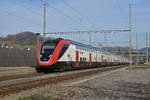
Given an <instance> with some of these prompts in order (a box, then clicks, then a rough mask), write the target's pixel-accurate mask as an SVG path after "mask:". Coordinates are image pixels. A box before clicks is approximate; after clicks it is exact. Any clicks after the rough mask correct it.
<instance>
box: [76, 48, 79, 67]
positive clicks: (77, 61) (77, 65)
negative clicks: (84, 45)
mask: <svg viewBox="0 0 150 100" xmlns="http://www.w3.org/2000/svg"><path fill="white" fill-rule="evenodd" d="M76 67H79V52H78V51H76Z"/></svg>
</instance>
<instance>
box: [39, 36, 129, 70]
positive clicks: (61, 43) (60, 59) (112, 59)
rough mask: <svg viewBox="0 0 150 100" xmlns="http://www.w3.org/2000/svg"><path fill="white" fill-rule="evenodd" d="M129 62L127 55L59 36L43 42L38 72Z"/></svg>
mask: <svg viewBox="0 0 150 100" xmlns="http://www.w3.org/2000/svg"><path fill="white" fill-rule="evenodd" d="M128 63H129V60H128V59H127V58H126V57H123V56H119V55H114V54H112V53H110V52H107V51H104V50H103V49H100V48H98V47H93V46H89V45H85V44H82V43H79V42H76V41H72V40H67V39H62V38H57V39H53V40H46V41H45V42H43V43H42V45H41V47H40V49H39V52H38V66H37V68H36V69H37V71H38V72H39V71H41V70H43V69H46V70H52V69H61V70H71V69H81V68H93V67H98V66H110V65H120V64H128Z"/></svg>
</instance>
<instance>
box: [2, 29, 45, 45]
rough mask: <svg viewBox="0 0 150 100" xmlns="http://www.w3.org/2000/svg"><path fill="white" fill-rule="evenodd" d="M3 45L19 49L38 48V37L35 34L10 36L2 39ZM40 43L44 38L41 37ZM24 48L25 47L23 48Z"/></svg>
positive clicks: (22, 33) (27, 33) (26, 33)
mask: <svg viewBox="0 0 150 100" xmlns="http://www.w3.org/2000/svg"><path fill="white" fill-rule="evenodd" d="M0 41H1V43H3V44H5V45H11V46H15V47H16V45H17V47H23V46H30V47H31V46H32V47H35V46H36V42H37V36H36V34H35V33H33V32H29V31H26V32H21V33H17V34H13V35H8V36H7V37H4V38H2V37H0ZM40 41H42V37H41V36H40ZM23 48H24V47H23Z"/></svg>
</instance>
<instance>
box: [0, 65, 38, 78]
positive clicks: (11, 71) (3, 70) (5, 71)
mask: <svg viewBox="0 0 150 100" xmlns="http://www.w3.org/2000/svg"><path fill="white" fill-rule="evenodd" d="M35 72H36V70H35V68H33V67H29V66H23V67H0V77H1V76H9V75H18V74H28V73H35Z"/></svg>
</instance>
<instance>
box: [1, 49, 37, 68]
mask: <svg viewBox="0 0 150 100" xmlns="http://www.w3.org/2000/svg"><path fill="white" fill-rule="evenodd" d="M36 64H37V58H36V51H33V50H30V51H28V50H19V49H13V48H11V49H10V48H0V67H16V66H36Z"/></svg>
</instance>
